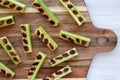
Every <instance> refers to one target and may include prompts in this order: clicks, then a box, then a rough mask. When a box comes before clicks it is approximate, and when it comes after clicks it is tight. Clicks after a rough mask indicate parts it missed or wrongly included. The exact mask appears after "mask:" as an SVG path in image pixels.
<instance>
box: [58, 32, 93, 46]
mask: <svg viewBox="0 0 120 80" xmlns="http://www.w3.org/2000/svg"><path fill="white" fill-rule="evenodd" d="M59 36H60V38H62V39H64V40H67V41H71V42H73V43H76V44H78V45H81V46H85V47H88V46H89V44H90V41H91V38H87V37H83V36H80V35H77V34H73V33H70V32H67V31H63V30H61V31H60V34H59Z"/></svg>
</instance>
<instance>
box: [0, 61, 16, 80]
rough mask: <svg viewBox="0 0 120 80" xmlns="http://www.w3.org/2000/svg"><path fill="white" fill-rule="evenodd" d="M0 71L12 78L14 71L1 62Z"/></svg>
mask: <svg viewBox="0 0 120 80" xmlns="http://www.w3.org/2000/svg"><path fill="white" fill-rule="evenodd" d="M0 72H1V73H2V74H4V75H5V76H7V77H8V78H13V77H14V76H15V73H14V72H13V71H12V70H11V69H10V68H8V67H7V66H6V65H4V64H3V63H1V62H0Z"/></svg>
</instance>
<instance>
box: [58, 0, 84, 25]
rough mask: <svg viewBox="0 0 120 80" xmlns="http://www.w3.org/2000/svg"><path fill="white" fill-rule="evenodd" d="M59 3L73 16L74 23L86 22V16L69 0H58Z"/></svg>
mask: <svg viewBox="0 0 120 80" xmlns="http://www.w3.org/2000/svg"><path fill="white" fill-rule="evenodd" d="M59 1H60V2H61V4H62V5H63V6H64V7H65V8H66V10H67V11H68V12H69V14H70V15H71V16H72V17H73V19H74V20H75V21H76V23H77V24H78V25H79V26H80V25H82V24H83V23H84V22H86V18H85V17H84V16H83V14H82V13H81V12H80V11H79V10H78V9H77V8H76V6H75V5H74V4H73V3H72V2H71V1H70V0H59Z"/></svg>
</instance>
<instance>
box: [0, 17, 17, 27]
mask: <svg viewBox="0 0 120 80" xmlns="http://www.w3.org/2000/svg"><path fill="white" fill-rule="evenodd" d="M13 24H15V21H14V18H13V16H5V17H1V18H0V28H2V27H6V26H10V25H13Z"/></svg>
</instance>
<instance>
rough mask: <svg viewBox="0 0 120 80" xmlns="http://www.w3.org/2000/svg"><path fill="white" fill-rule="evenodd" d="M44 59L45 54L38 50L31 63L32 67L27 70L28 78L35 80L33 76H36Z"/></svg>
mask: <svg viewBox="0 0 120 80" xmlns="http://www.w3.org/2000/svg"><path fill="white" fill-rule="evenodd" d="M45 59H46V54H44V53H43V52H40V51H39V53H38V54H37V57H36V59H35V61H34V63H33V64H32V67H31V68H30V70H29V72H28V78H29V79H30V80H35V78H36V76H37V74H38V72H39V70H40V68H41V66H42V64H43V62H44V61H45Z"/></svg>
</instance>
